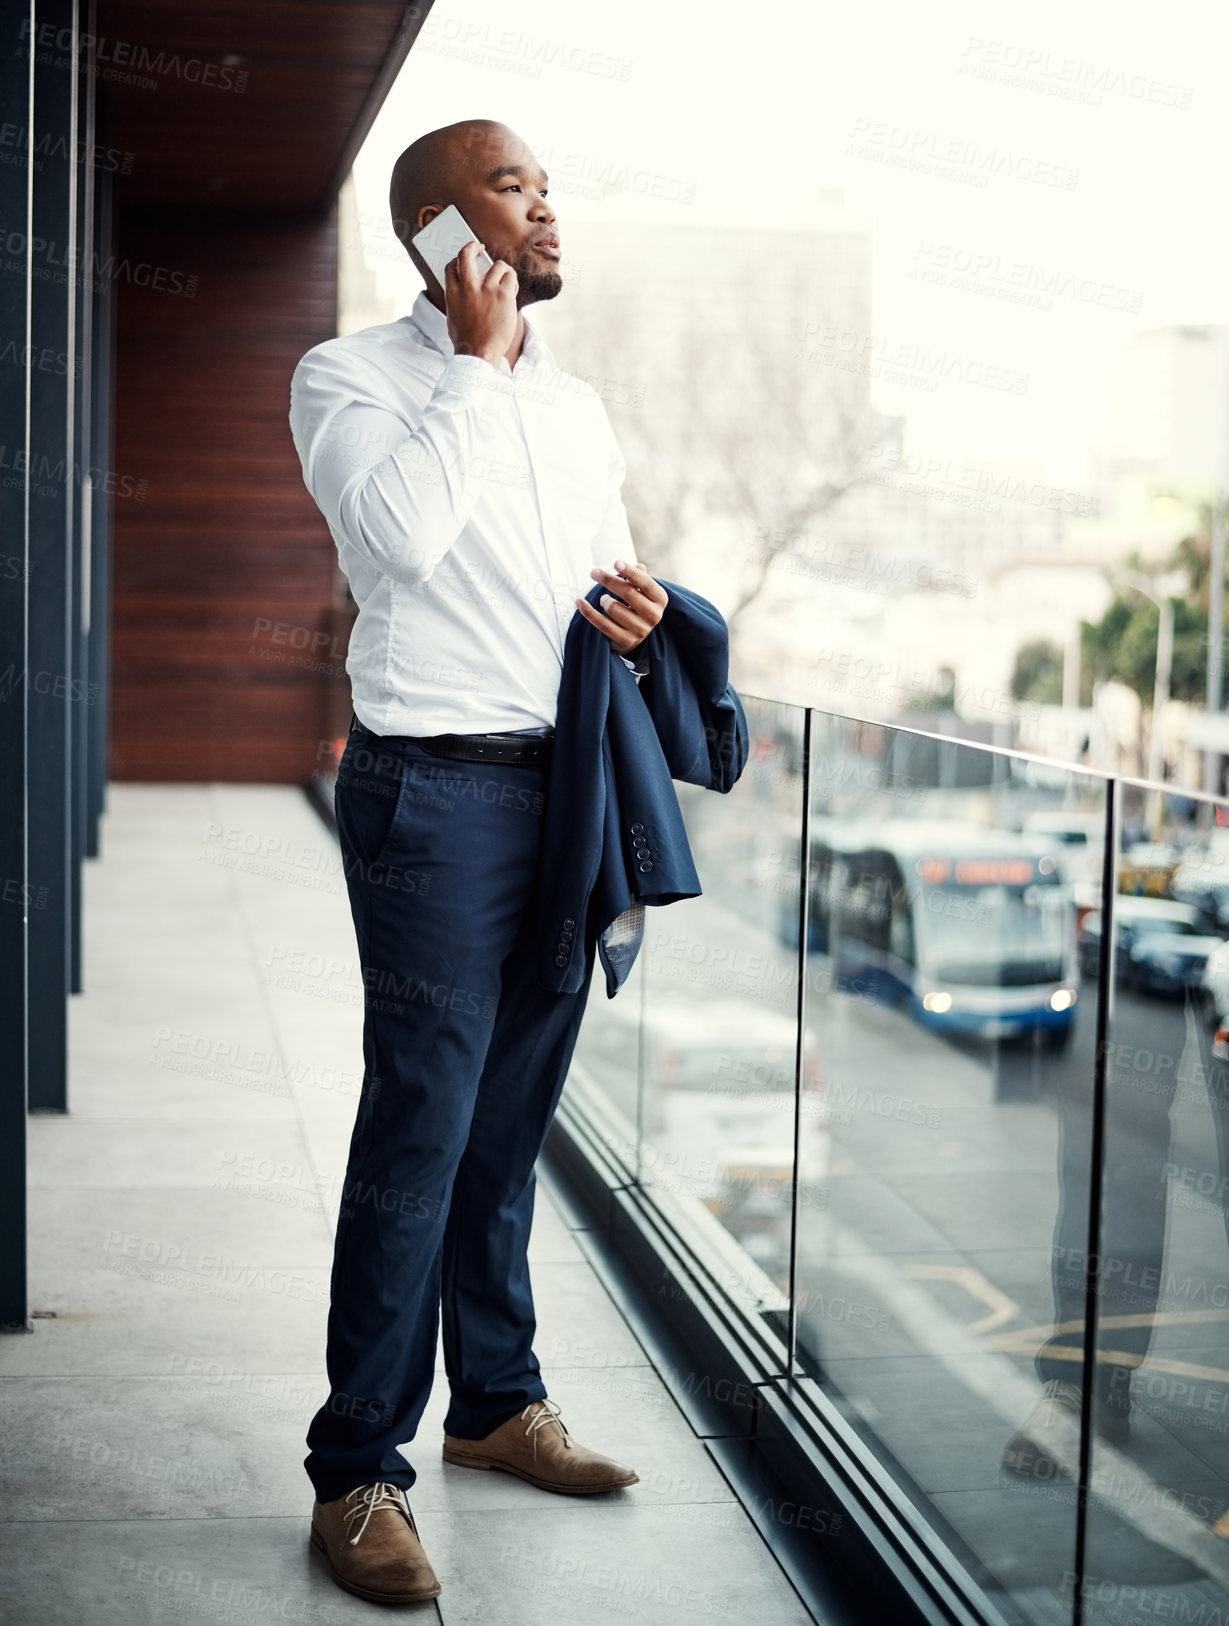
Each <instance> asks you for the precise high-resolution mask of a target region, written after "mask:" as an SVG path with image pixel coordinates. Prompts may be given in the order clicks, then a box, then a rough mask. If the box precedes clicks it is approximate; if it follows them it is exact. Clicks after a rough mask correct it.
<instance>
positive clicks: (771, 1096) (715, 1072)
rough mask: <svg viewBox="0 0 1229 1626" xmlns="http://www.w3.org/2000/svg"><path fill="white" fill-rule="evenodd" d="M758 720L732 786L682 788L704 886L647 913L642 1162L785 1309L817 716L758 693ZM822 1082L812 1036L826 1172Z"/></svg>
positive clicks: (809, 1149) (808, 1053)
mask: <svg viewBox="0 0 1229 1626" xmlns="http://www.w3.org/2000/svg"><path fill="white" fill-rule="evenodd" d="M747 720H748V727H749V730H750V734H751V758H750V761H749V763H748V766H747V768H746V769H745V771H744V773H743V776H742V778H741V779H740V780H739V782H738V784H737V785H736V786H735V787H734V789H733V790H732V791H731V792H730V793H729V795H728V796H724V797H720V798H718V797H714V796H713V795H712V794H711V793H709V792H703V791H695V792H694V793H692V791H691V788H690V787H687V786H680V787H679V792H680V800H681V802H682V805H683V811H684V815H685V817H686V820H687V830H688V837H689V840H690V842H691V846H692V851H693V853H694V854H695V858H696V866H697V869H698V871H699V874H700V878H701V882H702V884H703V887H704V894H703V896H702V897H699V898H695V899H690V900H687V901H685V902H682V903H675V904H671V905H670V906H669V908H668V909H653V910H649V911H648V914H647V917H646V922H645V940H644V949H643V951H642V958H643V962H644V965H643V972H644V978H645V984H644V1016H643V1039H642V1042H643V1049H642V1068H643V1071H642V1078H643V1089H642V1094H641V1103H640V1120H639V1130H640V1139H639V1174H640V1179H641V1181H642V1183H643V1184H645V1185H646V1186H649V1187H651V1188H652V1189H653V1190H654V1192H655V1194H657V1195H658V1196H659V1198H661V1199H665V1200H669V1201H671V1202H672V1203H673V1204H674V1206H675V1209H676V1211H677V1212H678V1213H680V1214H681V1215H683V1216H686V1218H687V1219H688V1220H689V1221H690V1222H691V1223H693V1224H696V1225H699V1226H700V1227H701V1228H705V1227H707V1228H709V1229H710V1230H711V1229H712V1228H714V1227H715V1228H719V1229H720V1231H721V1232H722V1233H724V1235H725V1237H726V1238H728V1239H730V1240H732V1241H733V1242H735V1243H736V1244H737V1245H738V1247H737V1249H734V1250H728V1257H729V1259H730V1269H731V1278H732V1285H738V1286H741V1287H745V1289H746V1291H748V1292H749V1293H751V1294H752V1295H753V1296H754V1297H755V1298H756V1299H758V1301H759V1302H761V1303H763V1304H764V1305H765V1306H767V1307H770V1308H771V1307H776V1308H780V1307H781V1306H783V1304H784V1302H785V1298H784V1295H785V1293H786V1291H787V1289H788V1285H789V1258H790V1230H791V1211H792V1196H793V1188H794V1174H795V1169H794V1126H795V1119H796V1116H797V1112H796V1094H795V1082H796V1077H797V1048H798V1047H797V1032H798V1023H797V1003H798V964H797V952H796V942H797V919H798V890H799V883H798V862H797V854H798V848H799V834H800V831H801V827H802V768H803V764H802V734H803V713H802V712H801V711H800V710H799V709H798V708H796V707H788V706H780V705H772V704H770V703H767V702H762V701H750V702H749V703H748V705H747ZM783 916H784V917H786V918H788V919H790V920H792V921H793V923H794V946H791V945H790V943H789V942H788V941H786V940H783V936H782V933H781V930H780V926H781V920H782V917H783ZM616 1003H617V1001H616ZM823 1089H824V1082H823V1076H822V1070H821V1065H820V1056H819V1051H818V1048H817V1046H816V1045H815V1043H814V1041H813V1040H808V1042H807V1043H805V1044H804V1045H803V1063H802V1099H803V1112H802V1119H803V1124H802V1131H801V1146H802V1152H801V1155H802V1157H803V1159H804V1160H805V1161H806V1162H807V1164H808V1166H812V1167H814V1168H816V1169H817V1170H818V1169H819V1168H820V1167H821V1165H822V1164H823V1161H824V1157H825V1151H826V1144H827V1143H826V1123H825V1119H824V1109H823Z"/></svg>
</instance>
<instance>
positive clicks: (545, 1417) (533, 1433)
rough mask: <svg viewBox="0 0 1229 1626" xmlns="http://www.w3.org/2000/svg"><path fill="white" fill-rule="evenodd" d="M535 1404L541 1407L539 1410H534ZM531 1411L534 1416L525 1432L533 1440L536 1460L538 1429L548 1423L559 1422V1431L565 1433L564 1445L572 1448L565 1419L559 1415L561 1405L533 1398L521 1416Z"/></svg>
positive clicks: (569, 1448) (535, 1458)
mask: <svg viewBox="0 0 1229 1626" xmlns="http://www.w3.org/2000/svg"><path fill="white" fill-rule="evenodd" d="M535 1406H537V1407H539V1408H540V1409H539V1410H538V1411H534V1407H535ZM529 1412H533V1416H532V1417H530V1419H529V1423H528V1426H527V1427H526V1429H525V1433H526V1434H527V1435H528V1436H529V1438H530V1439H531V1440H532V1441H533V1455H534V1460H535V1461H537V1456H538V1430H539V1429H540V1428H545V1427H546V1425H547V1424H548V1423H557V1424H558V1426H559V1432H560V1433H561V1434H562V1435H563V1443H564V1445H566V1446H567V1448H568V1450H569V1451H570V1450H571V1449H572V1439H571V1436H570V1435H569V1433H568V1431H567V1429H566V1428H564V1426H563V1419H562V1418H561V1417H560V1415H559V1406H558V1405H557V1403H556V1402H555V1401H553V1400H531V1401H530V1402H529V1404H528V1405H527V1406H526V1407H525V1410H524V1411H523V1412H522V1413H521V1416H522V1417H524V1416H526V1415H527V1414H528V1413H529Z"/></svg>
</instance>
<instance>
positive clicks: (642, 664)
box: [619, 649, 649, 677]
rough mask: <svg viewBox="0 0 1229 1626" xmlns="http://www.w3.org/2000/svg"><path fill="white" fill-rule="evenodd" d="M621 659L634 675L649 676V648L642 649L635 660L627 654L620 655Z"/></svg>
mask: <svg viewBox="0 0 1229 1626" xmlns="http://www.w3.org/2000/svg"><path fill="white" fill-rule="evenodd" d="M619 659H620V660H621V661H622V662H623V664H624V666H626V667H627V670H628V671H629V672H630V673H631V674H632V676H633V677H648V675H649V652H648V650H647V649H642V650H640V651H639V652H638V653H637V655H636V658H635V659H634V660H632V659H631V658H630V657H629V656H627V655H620V656H619Z"/></svg>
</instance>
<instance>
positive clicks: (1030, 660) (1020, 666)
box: [1011, 638, 1063, 706]
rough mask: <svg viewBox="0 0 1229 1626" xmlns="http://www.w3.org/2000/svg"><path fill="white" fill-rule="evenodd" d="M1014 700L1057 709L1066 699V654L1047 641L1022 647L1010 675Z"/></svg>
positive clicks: (1018, 651) (1040, 639) (1041, 639)
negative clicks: (1064, 681)
mask: <svg viewBox="0 0 1229 1626" xmlns="http://www.w3.org/2000/svg"><path fill="white" fill-rule="evenodd" d="M1011 697H1012V699H1013V700H1032V701H1035V702H1036V703H1037V704H1039V705H1043V706H1057V705H1059V704H1061V702H1062V698H1063V652H1062V650H1061V649H1060V648H1059V647H1058V645H1057V644H1054V643H1051V642H1050V640H1049V639H1048V638H1037V639H1035V640H1034V641H1033V642H1032V643H1031V644H1021V646H1020V648H1019V649H1018V650H1017V651H1016V664H1015V669H1014V670H1013V672H1012V674H1011Z"/></svg>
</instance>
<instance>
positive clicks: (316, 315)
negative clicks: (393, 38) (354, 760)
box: [111, 210, 344, 783]
mask: <svg viewBox="0 0 1229 1626" xmlns="http://www.w3.org/2000/svg"><path fill="white" fill-rule="evenodd" d="M118 236H119V247H118V250H117V259H118V260H119V261H120V262H121V263H124V262H126V263H127V264H128V265H129V266H130V267H136V266H151V267H161V268H163V269H164V271H166V272H179V273H180V274H181V275H180V277H178V278H172V277H170V276H164V277H162V278H152V277H151V276H149V275H148V274H145V273H142V274H141V275H140V277H139V278H138V277H137V276H136V275H135V274H134V275H132V276H127V277H121V278H119V279H117V289H116V291H117V305H118V332H117V347H116V352H117V353H116V414H115V439H116V445H115V465H116V468H117V470H119V471H120V472H121V473H123V474H126V475H128V476H130V477H131V478H132V480H133V481H135V482H142V481H143V482H145V485H144V487H143V496H142V497H141V499H140V500H136V499H134V498H132V497H127V498H125V499H124V500H118V499H117V500H116V502H115V505H114V542H113V546H114V573H113V599H112V618H113V619H112V656H113V679H112V683H113V687H112V708H113V724H112V737H111V776H112V777H113V778H115V779H135V780H214V779H216V780H263V781H266V782H269V781H282V782H291V783H295V782H299V783H301V782H305V781H306V780H308V779H309V778H310V777H311V776H312V774H313V772H315V770H316V768H317V766H318V764H319V760H320V757H319V753H320V747H321V740H322V738H324V737H326V733H327V728H328V724H327V722H326V716H327V705H328V699H327V690H328V687H329V681H330V679H332V680H334V681H335V679H336V676H337V673H338V671H339V670H340V669H341V667H342V663H343V661H344V649H342V648H339V647H338V642H337V638H336V635H335V633H334V632H333V630H332V629H333V627H334V626H335V624H336V623H335V608H336V603H337V582H338V576H337V569H336V554H335V550H334V547H333V542H332V539H331V537H330V536H329V533H328V529H327V527H326V526H325V524H324V521H323V520H322V519H321V517H320V514H319V512H318V510H317V508H316V505H315V503H314V502H313V501H312V499H311V497H310V495H309V494H308V492H307V490H306V488H305V487H304V485H303V477H302V472H301V470H300V467H299V460H298V457H297V456H296V454H295V450H294V445H293V442H292V441H291V438H290V427H289V423H288V419H287V414H288V411H289V406H290V378H291V374H292V373H293V371H294V368H295V365H296V363H297V362H298V360H299V358H300V357H301V356H302V355H303V354H304V352H305V351H307V350H309V349H310V348H311V347H312V345H314V344H318V343H320V342H321V340H323V339H326V338H330V337H331V336H332V335H333V334H334V332H335V331H336V287H337V224H336V211H334V212H333V213H331V214H330V215H329V216H327V217H311V218H303V217H299V218H295V219H291V220H286V219H285V218H282V219H278V218H277V217H274V218H272V219H268V218H267V217H266V218H263V219H262V218H261V217H259V216H256V215H243V214H235V215H229V216H228V215H223V214H209V215H208V216H202V215H198V214H195V213H192V214H180V215H173V214H170V213H169V212H168V211H165V210H162V211H159V212H158V214H157V216H156V217H155V216H153V215H152V214H151V215H148V216H142V215H141V214H138V213H135V212H130V213H125V214H124V215H122V216H121V218H120V222H119V231H118ZM190 277H191V278H194V279H195V281H194V282H193V283H191V284H189V282H188V278H190ZM158 282H160V283H161V284H162V286H161V287H159V286H156V285H155V284H156V283H158ZM188 286H191V287H192V289H193V292H192V294H191V296H189V295H188V294H186V293H185V292H183V291H182V290H183V289H185V288H187V287H188ZM176 289H177V290H181V291H172V290H176Z"/></svg>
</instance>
